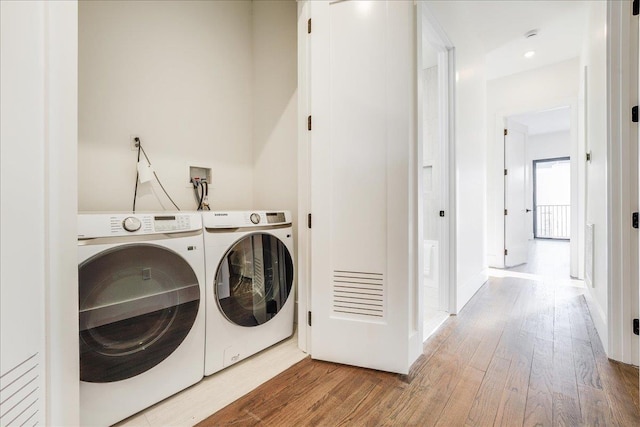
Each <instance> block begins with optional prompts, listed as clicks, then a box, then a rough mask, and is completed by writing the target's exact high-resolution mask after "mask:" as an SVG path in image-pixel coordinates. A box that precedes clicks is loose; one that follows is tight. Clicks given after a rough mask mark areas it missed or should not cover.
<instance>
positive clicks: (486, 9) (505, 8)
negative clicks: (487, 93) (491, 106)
mask: <svg viewBox="0 0 640 427" xmlns="http://www.w3.org/2000/svg"><path fill="white" fill-rule="evenodd" d="M589 3H590V1H579V0H575V1H561V0H555V1H548V0H524V1H520V0H509V1H504V0H503V1H491V0H476V1H436V2H430V7H431V8H432V9H435V10H437V11H438V14H441V13H446V14H447V15H449V16H450V17H452V16H453V17H455V21H457V23H459V24H462V25H464V26H465V27H466V28H467V29H468V31H469V32H470V33H471V34H473V35H474V37H476V38H477V40H478V41H479V42H480V44H481V45H482V46H483V50H484V53H485V54H486V58H487V62H486V75H487V79H489V80H491V79H495V78H498V77H503V76H507V75H510V74H515V73H518V72H522V71H527V70H531V69H535V68H539V67H543V66H546V65H550V64H553V63H556V62H560V61H563V60H567V59H570V58H575V57H577V56H579V55H580V52H581V49H582V44H583V38H584V36H585V30H586V24H587V17H588V4H589ZM533 29H537V30H539V31H538V35H537V36H535V37H531V38H525V36H524V34H525V33H526V32H528V31H530V30H533ZM529 50H534V51H535V52H536V54H535V55H534V56H533V57H532V58H529V59H527V58H525V57H524V53H525V52H527V51H529Z"/></svg>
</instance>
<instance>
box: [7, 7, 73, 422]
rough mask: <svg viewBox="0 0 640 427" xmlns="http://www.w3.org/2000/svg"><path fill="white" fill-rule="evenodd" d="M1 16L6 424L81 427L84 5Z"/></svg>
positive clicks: (14, 9) (23, 9)
mask: <svg viewBox="0 0 640 427" xmlns="http://www.w3.org/2000/svg"><path fill="white" fill-rule="evenodd" d="M0 8H1V12H0V16H1V18H2V24H1V25H0V28H1V30H2V35H1V36H0V40H1V45H2V46H1V50H0V51H1V53H0V56H1V58H2V60H1V61H0V65H1V71H0V77H1V82H0V93H1V94H2V96H1V98H0V99H1V101H0V102H1V107H0V114H1V119H0V121H1V122H2V127H1V128H0V130H1V136H0V152H1V154H0V160H1V162H2V166H1V167H0V172H1V179H0V183H1V190H0V196H1V198H0V199H1V202H0V207H1V213H0V237H1V249H0V254H1V258H0V263H1V267H0V272H1V279H0V304H1V308H0V316H1V320H0V327H1V333H0V349H1V351H2V354H1V355H0V375H1V376H2V391H0V401H2V402H3V406H2V408H0V416H2V417H3V420H2V423H3V425H4V424H5V423H9V422H10V421H11V420H12V419H13V418H14V417H16V419H14V420H13V422H12V423H11V424H12V425H13V424H23V423H27V421H28V422H29V424H33V425H35V424H42V425H78V415H79V412H78V405H79V363H78V359H79V352H78V344H77V343H78V335H77V332H76V331H77V328H78V310H77V304H78V285H77V280H78V279H77V274H78V273H77V272H78V270H77V256H76V234H77V233H76V220H75V218H76V212H77V204H76V147H77V133H76V132H77V74H76V72H77V44H76V43H77V26H76V23H77V4H76V3H75V2H40V1H38V2H36V1H31V2H1V3H0ZM23 362H24V363H23ZM13 368H16V369H13ZM18 374H25V375H24V376H22V377H21V378H17V377H18ZM32 402H33V403H32Z"/></svg>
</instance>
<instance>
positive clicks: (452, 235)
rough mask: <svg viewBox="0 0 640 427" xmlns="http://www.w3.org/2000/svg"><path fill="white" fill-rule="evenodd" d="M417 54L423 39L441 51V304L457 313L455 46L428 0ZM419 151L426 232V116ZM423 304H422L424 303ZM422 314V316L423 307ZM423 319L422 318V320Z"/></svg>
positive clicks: (421, 6) (421, 11) (420, 98)
mask: <svg viewBox="0 0 640 427" xmlns="http://www.w3.org/2000/svg"><path fill="white" fill-rule="evenodd" d="M417 8H418V9H417V14H416V16H417V20H418V22H417V44H416V45H417V53H416V55H417V57H418V58H420V57H421V56H422V46H423V43H429V44H430V45H431V46H432V47H433V49H434V50H436V51H437V53H438V91H439V99H438V103H439V105H438V110H439V114H438V115H439V117H438V118H439V129H440V141H439V144H440V159H439V161H440V165H441V168H442V174H441V185H440V194H441V203H442V206H441V210H444V212H445V217H444V219H443V222H444V224H443V225H442V226H441V227H440V239H439V240H440V242H439V248H440V255H441V256H440V257H439V273H440V274H439V275H440V277H439V295H440V301H439V306H440V307H441V308H444V309H445V310H446V311H447V312H449V313H451V314H455V313H456V310H457V304H456V286H455V283H456V215H455V212H456V210H455V209H456V207H455V200H456V198H455V194H456V193H455V189H456V188H455V144H454V141H455V139H454V129H455V120H454V111H455V110H454V105H455V104H454V100H455V97H454V95H455V92H454V88H455V86H454V85H455V62H454V54H455V49H454V46H453V43H451V40H449V37H448V36H447V34H446V33H445V32H444V30H443V29H442V27H440V25H439V24H438V22H437V20H436V19H435V16H434V15H433V13H432V12H431V11H430V10H429V8H428V6H427V5H426V4H425V3H424V2H418V3H417ZM416 65H417V67H418V70H417V73H418V74H417V75H418V76H420V77H419V78H418V85H417V87H418V94H417V103H418V106H417V112H418V117H422V106H423V102H424V91H423V85H422V77H421V76H422V73H423V70H422V69H421V68H422V66H421V64H420V61H419V60H418V61H416ZM417 126H418V154H417V156H416V158H417V159H418V161H419V162H420V163H419V165H417V166H418V167H417V171H418V177H417V178H418V182H417V186H416V188H417V189H418V216H417V217H418V218H419V222H420V224H418V228H417V229H418V231H419V234H420V235H421V236H422V235H423V226H422V219H423V215H422V213H423V195H422V191H423V188H422V184H423V180H422V171H423V168H422V161H423V160H422V159H423V157H422V150H423V144H424V141H423V129H422V127H423V124H422V120H418V125H417ZM418 251H419V254H418V260H419V263H420V265H419V269H418V271H420V272H422V271H423V265H422V263H423V261H424V254H423V253H422V252H423V245H422V244H420V245H419V250H418ZM422 288H423V275H422V274H420V275H419V289H420V292H419V293H420V295H419V301H420V302H421V304H422V303H423V301H422V299H423V295H422V292H423V289H422ZM421 307H422V305H421ZM420 311H421V317H422V314H423V313H422V310H420ZM420 323H422V320H421V321H420Z"/></svg>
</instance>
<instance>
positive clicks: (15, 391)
mask: <svg viewBox="0 0 640 427" xmlns="http://www.w3.org/2000/svg"><path fill="white" fill-rule="evenodd" d="M39 375H40V367H39V357H38V353H35V354H34V355H32V356H30V357H28V358H27V359H25V360H24V361H22V362H20V363H19V364H17V365H16V366H14V367H13V368H11V369H9V370H8V371H6V372H3V373H2V375H0V419H2V425H3V426H5V425H6V426H9V425H16V426H22V425H30V426H34V425H37V424H38V423H39V422H40V415H41V414H39V413H38V410H39V409H40V405H39V402H38V401H39V399H40V393H41V390H40V378H39Z"/></svg>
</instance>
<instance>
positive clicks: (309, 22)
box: [307, 18, 311, 34]
mask: <svg viewBox="0 0 640 427" xmlns="http://www.w3.org/2000/svg"><path fill="white" fill-rule="evenodd" d="M307 34H311V18H309V20H308V21H307Z"/></svg>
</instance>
